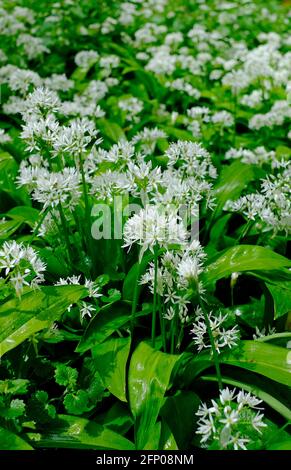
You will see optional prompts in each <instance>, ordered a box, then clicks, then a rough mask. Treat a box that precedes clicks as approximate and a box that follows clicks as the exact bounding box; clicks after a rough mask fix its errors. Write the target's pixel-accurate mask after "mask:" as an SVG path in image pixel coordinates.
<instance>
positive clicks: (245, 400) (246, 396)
mask: <svg viewBox="0 0 291 470" xmlns="http://www.w3.org/2000/svg"><path fill="white" fill-rule="evenodd" d="M236 399H237V402H238V403H239V405H240V407H243V406H245V405H247V406H249V407H250V408H257V409H259V410H260V409H262V408H259V407H258V406H257V405H259V404H260V403H262V400H259V399H258V398H257V397H255V396H253V395H251V394H250V392H248V393H245V392H244V391H243V390H241V391H240V392H239V393H238V395H237V398H236Z"/></svg>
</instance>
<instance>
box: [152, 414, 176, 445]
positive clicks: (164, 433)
mask: <svg viewBox="0 0 291 470" xmlns="http://www.w3.org/2000/svg"><path fill="white" fill-rule="evenodd" d="M157 449H158V450H160V449H163V450H179V448H178V446H177V443H176V441H175V438H174V434H173V433H172V431H171V429H170V428H169V426H168V425H167V423H166V421H165V420H162V429H161V437H160V442H159V446H158V448H157Z"/></svg>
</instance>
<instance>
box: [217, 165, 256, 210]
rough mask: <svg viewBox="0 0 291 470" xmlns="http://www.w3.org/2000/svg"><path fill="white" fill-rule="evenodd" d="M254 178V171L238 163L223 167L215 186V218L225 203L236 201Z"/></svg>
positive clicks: (249, 166)
mask: <svg viewBox="0 0 291 470" xmlns="http://www.w3.org/2000/svg"><path fill="white" fill-rule="evenodd" d="M254 178H255V174H254V169H253V167H252V166H251V165H246V164H245V163H241V162H240V161H235V162H233V163H231V165H229V166H224V168H223V170H222V172H221V175H220V178H219V181H218V183H217V185H216V186H215V188H214V190H215V197H216V204H217V205H216V208H215V217H217V215H219V214H220V213H221V211H222V209H223V207H224V205H225V203H226V201H229V200H233V199H237V198H238V197H239V196H240V195H241V192H242V191H243V189H245V187H246V186H247V184H248V183H249V182H250V181H252V180H253V179H254Z"/></svg>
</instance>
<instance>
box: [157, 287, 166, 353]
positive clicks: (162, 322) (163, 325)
mask: <svg viewBox="0 0 291 470" xmlns="http://www.w3.org/2000/svg"><path fill="white" fill-rule="evenodd" d="M158 307H159V317H160V326H161V332H162V343H163V350H164V352H166V349H167V343H166V329H165V319H164V316H163V312H162V303H161V296H160V295H158Z"/></svg>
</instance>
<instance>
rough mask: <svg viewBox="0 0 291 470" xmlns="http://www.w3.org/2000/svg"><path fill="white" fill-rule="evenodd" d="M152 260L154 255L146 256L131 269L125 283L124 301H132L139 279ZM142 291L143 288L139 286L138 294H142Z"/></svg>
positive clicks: (123, 289) (123, 290)
mask: <svg viewBox="0 0 291 470" xmlns="http://www.w3.org/2000/svg"><path fill="white" fill-rule="evenodd" d="M152 259H153V255H152V254H148V255H144V256H143V258H142V260H141V262H140V263H135V264H134V265H133V266H132V267H131V268H130V270H129V271H128V273H127V275H126V277H125V279H124V282H123V288H122V296H123V299H124V300H130V301H132V299H133V295H134V289H135V284H136V282H137V277H139V279H140V277H141V276H142V275H143V274H144V272H145V270H146V268H147V266H148V264H149V262H150V261H151V260H152ZM140 290H141V286H140V285H138V292H140Z"/></svg>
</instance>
